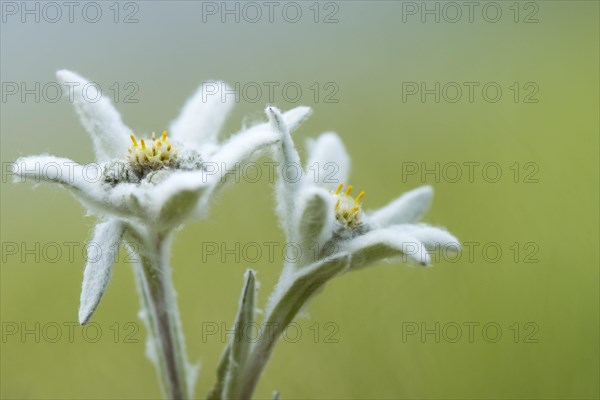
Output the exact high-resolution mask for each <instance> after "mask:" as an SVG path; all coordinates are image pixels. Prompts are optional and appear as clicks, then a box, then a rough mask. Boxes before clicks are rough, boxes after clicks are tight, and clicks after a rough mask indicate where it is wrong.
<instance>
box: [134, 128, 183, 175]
mask: <svg viewBox="0 0 600 400" xmlns="http://www.w3.org/2000/svg"><path fill="white" fill-rule="evenodd" d="M129 137H130V138H131V142H132V145H131V146H129V149H128V150H127V151H128V154H127V158H128V160H129V161H130V162H132V163H134V164H135V165H136V166H137V167H138V168H140V169H141V170H144V171H147V170H152V171H156V170H159V169H162V168H165V167H171V166H173V165H175V163H176V159H177V151H176V150H175V149H174V148H173V147H172V146H171V143H170V142H169V140H168V139H167V131H164V132H163V134H162V136H161V137H160V139H156V136H155V134H154V133H152V139H150V140H149V142H148V143H147V142H146V141H145V140H144V139H143V138H142V139H140V140H139V141H138V140H137V139H136V137H135V136H134V135H133V134H132V135H129Z"/></svg>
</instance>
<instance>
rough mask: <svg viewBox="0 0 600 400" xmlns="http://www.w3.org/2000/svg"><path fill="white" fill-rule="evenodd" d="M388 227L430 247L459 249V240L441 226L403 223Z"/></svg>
mask: <svg viewBox="0 0 600 400" xmlns="http://www.w3.org/2000/svg"><path fill="white" fill-rule="evenodd" d="M389 229H393V230H399V231H403V232H407V233H408V234H410V235H411V236H414V237H415V238H416V239H417V240H419V241H421V242H423V243H425V245H426V246H427V247H428V248H430V249H434V248H436V247H442V248H443V249H444V250H450V251H455V252H457V251H460V247H461V246H460V241H459V240H458V239H457V238H456V237H454V235H452V234H451V233H450V232H448V231H447V230H445V229H443V228H439V227H436V226H431V225H427V224H405V225H396V226H392V227H390V228H389Z"/></svg>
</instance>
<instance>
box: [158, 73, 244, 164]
mask: <svg viewBox="0 0 600 400" xmlns="http://www.w3.org/2000/svg"><path fill="white" fill-rule="evenodd" d="M234 104H235V93H233V89H231V88H230V87H229V86H228V85H227V84H226V83H225V82H221V81H209V82H203V83H202V85H200V87H199V88H198V89H197V90H196V92H195V93H194V94H193V95H192V97H190V99H189V100H188V101H187V102H186V104H185V105H184V106H183V109H182V110H181V114H180V115H179V117H177V119H176V120H175V121H173V122H172V123H171V127H170V132H171V135H172V136H173V138H174V139H176V140H178V141H179V142H181V143H185V144H186V146H188V147H191V148H192V149H194V150H197V151H199V152H202V151H203V147H204V146H207V145H212V144H214V143H216V141H217V137H218V135H219V132H220V130H221V127H222V126H223V123H224V122H225V118H227V115H228V114H229V112H230V111H231V109H232V108H233V106H234Z"/></svg>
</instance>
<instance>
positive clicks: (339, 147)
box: [306, 132, 350, 190]
mask: <svg viewBox="0 0 600 400" xmlns="http://www.w3.org/2000/svg"><path fill="white" fill-rule="evenodd" d="M307 147H308V162H307V163H306V169H307V170H310V171H318V173H315V174H310V175H309V174H307V176H306V177H307V179H311V180H312V181H311V183H314V184H317V185H322V186H326V187H328V188H329V189H331V190H333V189H335V188H336V187H337V186H338V185H339V184H340V183H348V177H349V175H350V156H349V155H348V152H347V151H346V147H345V146H344V143H343V142H342V139H340V137H339V136H338V135H337V134H336V133H334V132H326V133H323V134H322V135H320V136H319V137H318V138H317V139H316V140H312V139H309V140H308V141H307Z"/></svg>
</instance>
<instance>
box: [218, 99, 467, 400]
mask: <svg viewBox="0 0 600 400" xmlns="http://www.w3.org/2000/svg"><path fill="white" fill-rule="evenodd" d="M266 112H267V115H268V116H269V120H270V121H271V124H272V125H273V130H274V131H276V132H278V133H279V135H280V136H281V141H280V142H279V143H278V146H280V147H279V148H278V149H277V151H276V153H275V158H276V159H278V161H279V162H280V163H281V164H283V165H282V168H281V169H280V170H279V175H280V176H279V179H278V181H277V187H276V199H277V212H278V214H279V218H280V220H281V224H282V226H283V228H284V230H285V232H286V236H287V240H288V243H290V244H292V243H293V244H295V245H296V246H297V248H299V252H300V254H299V256H298V257H296V258H295V259H294V261H293V262H291V261H286V264H285V265H284V268H283V271H282V273H281V276H280V277H279V281H278V283H277V285H276V286H275V289H274V290H273V292H272V294H271V296H270V297H269V300H268V303H267V307H266V310H265V315H264V318H263V322H262V328H263V332H267V331H268V332H270V334H269V335H262V336H261V337H260V338H259V339H258V341H257V342H256V343H249V342H248V341H244V340H241V341H239V340H232V341H231V342H230V343H229V344H228V347H227V348H226V349H225V352H224V353H223V357H222V359H221V363H220V366H219V374H218V376H217V383H216V384H215V386H214V387H213V390H212V391H211V395H215V394H216V396H215V397H214V398H244V399H245V398H251V396H252V393H253V392H254V389H255V387H256V384H257V382H258V379H259V377H260V375H261V373H262V371H263V369H264V367H265V365H266V363H267V362H268V360H269V357H270V355H271V353H272V351H273V348H274V347H275V343H276V341H277V338H278V337H279V335H280V334H281V333H282V332H283V331H284V329H285V328H286V327H287V326H288V325H289V324H290V323H291V322H292V321H293V320H294V318H295V317H296V315H297V314H298V312H299V311H300V310H302V308H303V307H305V306H306V304H307V303H308V301H309V300H310V299H311V298H312V296H314V295H315V294H316V293H317V292H318V291H319V290H321V289H322V288H323V287H324V285H325V284H326V283H327V282H328V281H329V280H331V279H333V278H334V277H335V276H337V275H339V274H341V273H343V272H347V271H351V270H355V269H358V268H361V267H365V266H367V265H369V264H372V263H374V262H377V261H381V260H385V259H396V258H401V259H402V258H403V257H407V259H412V260H414V261H417V262H418V263H420V264H422V265H428V264H429V263H430V257H429V253H428V247H433V246H437V245H441V246H450V248H451V249H456V250H458V248H459V243H458V240H457V239H456V238H454V236H452V235H451V234H450V233H448V232H446V231H445V230H443V229H440V228H435V227H432V226H428V225H425V224H417V223H416V222H417V221H418V220H419V219H420V217H421V216H422V215H423V214H424V213H425V211H427V208H429V205H430V204H431V199H432V196H433V190H432V189H431V187H429V186H424V187H421V188H418V189H415V190H413V191H411V192H408V193H406V194H404V195H402V196H400V197H399V198H398V199H396V200H394V201H393V202H391V203H390V204H388V205H387V206H385V207H383V208H381V209H379V210H377V211H374V212H365V211H364V210H363V206H362V201H363V199H364V198H365V193H364V192H359V194H358V195H357V196H356V197H352V190H353V188H352V186H347V187H346V189H345V190H343V189H344V184H343V183H342V182H347V178H348V171H349V167H350V158H349V157H348V155H347V153H346V150H345V149H344V146H343V144H342V141H341V140H340V139H339V137H338V136H337V135H336V134H334V133H325V134H323V135H321V136H320V137H319V138H318V139H317V140H316V141H312V142H309V148H308V150H309V151H308V153H309V157H308V163H307V165H306V167H305V168H304V170H303V171H302V172H303V176H302V178H301V179H292V178H290V177H289V176H286V173H285V172H284V171H288V170H290V169H295V170H298V168H300V169H302V168H301V167H300V157H299V155H298V152H297V151H296V148H295V147H294V143H293V142H292V138H291V137H290V128H291V127H290V126H289V125H288V123H287V122H286V121H285V117H284V115H282V114H281V113H280V112H279V110H277V109H276V108H273V107H269V108H267V110H266ZM332 170H333V171H335V172H337V175H336V176H335V177H336V178H337V179H329V178H332V176H331V175H332V174H331V171H332ZM309 171H310V173H309ZM315 171H316V172H317V173H316V174H315V173H314V172H315ZM294 178H296V177H294ZM254 288H255V283H254V273H253V272H252V271H249V272H248V273H247V275H246V285H245V287H244V290H243V291H242V297H241V300H240V306H239V310H238V316H237V317H236V324H238V325H240V324H242V325H245V326H249V325H248V324H253V323H254V322H255V318H256V316H255V312H254V291H255V289H254ZM271 328H273V329H272V330H271ZM236 334H237V332H236ZM239 336H240V337H241V334H240V335H239ZM236 337H237V336H236ZM219 396H220V397H219Z"/></svg>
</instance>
